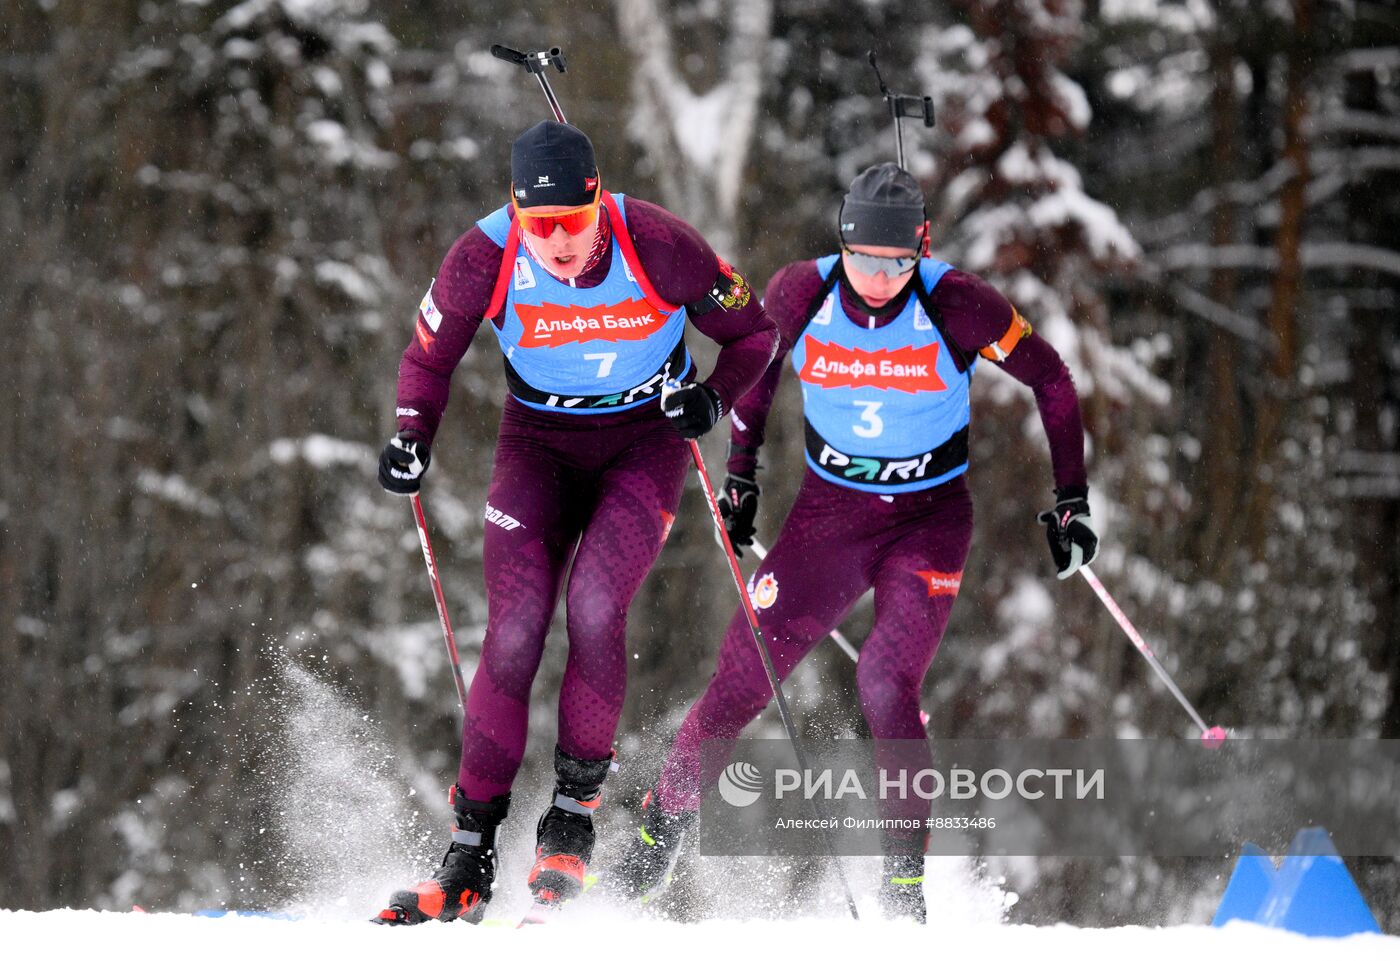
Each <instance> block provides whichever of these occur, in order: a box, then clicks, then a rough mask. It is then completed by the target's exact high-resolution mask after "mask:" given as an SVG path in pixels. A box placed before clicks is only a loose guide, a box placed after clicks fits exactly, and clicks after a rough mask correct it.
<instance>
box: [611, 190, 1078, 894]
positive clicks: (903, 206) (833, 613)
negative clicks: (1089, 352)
mask: <svg viewBox="0 0 1400 961" xmlns="http://www.w3.org/2000/svg"><path fill="white" fill-rule="evenodd" d="M840 227H841V239H842V252H841V253H840V254H838V255H832V256H829V257H823V258H821V259H819V260H815V261H813V260H804V261H799V262H797V263H794V264H790V265H788V266H787V267H784V268H783V269H782V270H780V271H779V272H778V273H777V275H776V276H774V278H773V280H772V281H771V283H770V284H769V286H768V289H767V293H766V297H765V305H766V308H767V310H768V313H769V316H771V317H772V318H773V319H774V320H775V321H776V322H777V324H778V329H779V333H780V337H781V341H780V347H779V351H778V354H777V355H776V357H775V359H774V360H773V363H772V364H771V366H770V367H769V368H768V371H767V372H766V373H765V375H764V376H763V378H762V379H761V380H760V382H759V385H758V386H757V387H756V388H755V389H754V390H753V391H751V392H750V393H749V394H747V395H746V396H745V397H744V398H743V399H742V400H741V401H740V402H739V403H738V404H737V405H736V406H735V408H734V411H733V417H732V419H733V422H734V423H733V435H732V446H731V449H730V458H729V477H728V478H726V481H725V485H724V499H723V502H722V504H721V508H722V512H723V513H724V515H725V520H726V526H727V527H728V529H729V533H730V536H731V538H732V539H733V541H734V542H735V543H736V544H737V545H748V544H750V543H752V539H753V533H754V527H753V520H754V513H755V510H756V508H757V502H758V495H759V488H758V485H757V483H756V482H755V471H756V469H757V464H758V460H757V458H758V452H759V448H760V447H761V445H762V444H763V435H764V424H765V422H766V420H767V417H768V411H769V407H770V405H771V404H772V401H773V396H774V393H775V391H776V389H777V386H778V378H779V376H780V374H781V372H782V366H783V363H784V361H785V360H786V361H787V362H788V363H790V364H791V365H792V366H793V368H794V369H795V370H796V373H797V377H798V380H799V381H800V382H801V385H802V398H803V412H804V414H805V418H806V462H807V467H806V472H805V476H804V478H803V481H802V485H801V488H800V490H799V492H798V495H797V499H796V501H795V502H794V504H793V507H792V512H791V513H790V514H789V515H788V518H787V520H786V522H785V523H784V525H783V528H782V531H781V533H780V534H779V535H778V538H777V541H776V542H775V543H774V545H773V548H772V551H771V553H769V554H768V556H767V559H766V560H765V561H764V562H763V563H762V564H760V565H759V567H758V569H757V570H756V571H755V573H754V575H753V578H752V579H751V580H750V582H749V590H750V595H751V597H752V598H753V602H754V607H755V609H756V611H757V614H758V619H759V624H760V626H761V628H762V630H763V634H764V637H765V638H766V639H767V641H768V644H769V646H770V648H771V651H772V655H773V661H774V664H775V666H776V668H777V671H778V674H779V676H780V677H786V676H787V675H788V674H790V673H791V672H792V670H793V669H794V668H795V667H796V666H797V664H798V662H799V661H801V660H802V658H803V657H805V656H806V654H807V652H808V651H810V650H811V649H812V648H813V647H815V646H816V644H817V643H818V642H819V641H820V640H821V639H822V638H823V637H825V636H826V634H827V633H828V632H829V631H830V630H831V629H833V628H834V627H836V626H837V625H838V624H839V623H840V622H841V620H842V619H843V618H844V617H845V615H846V613H847V612H848V611H849V610H850V608H851V606H852V605H853V604H854V603H855V601H856V600H857V599H858V598H859V597H860V596H861V595H862V594H864V593H865V592H866V591H867V590H869V589H871V588H873V589H874V591H875V623H874V627H873V629H872V630H871V632H870V636H869V637H868V638H866V641H865V644H864V645H863V647H862V648H861V651H860V658H859V662H858V663H857V666H856V687H857V690H858V691H859V695H860V702H861V708H862V711H863V713H864V715H865V718H866V721H867V722H868V724H869V727H870V731H871V734H872V735H873V736H874V737H875V738H876V739H877V743H878V742H881V741H884V742H893V741H909V740H914V741H918V742H923V743H924V744H925V746H924V747H923V748H922V749H920V751H921V753H923V754H925V755H927V746H926V734H925V731H924V728H923V725H922V723H921V721H920V717H919V691H920V688H921V687H922V685H923V680H924V675H925V674H926V672H927V671H928V668H929V665H930V663H931V662H932V660H933V656H934V652H935V651H936V650H937V649H938V644H939V641H940V640H941V638H942V637H943V631H944V627H945V626H946V624H947V622H948V615H949V613H950V611H951V610H952V607H953V601H954V600H955V599H956V597H957V595H958V591H959V589H960V587H961V585H962V576H963V565H964V562H965V561H966V559H967V552H968V545H969V542H970V541H971V537H972V498H971V496H970V495H969V493H968V488H967V484H966V482H965V480H964V477H963V474H964V473H965V472H966V471H967V467H968V428H969V415H970V408H969V400H968V398H969V394H968V388H969V383H970V381H971V378H972V374H973V370H974V368H975V366H976V365H977V363H978V362H979V358H980V359H985V360H987V361H989V362H991V363H994V364H996V365H997V366H999V367H1001V368H1002V369H1003V370H1005V371H1006V372H1007V373H1008V374H1010V375H1011V376H1013V377H1015V378H1016V379H1017V380H1020V381H1021V382H1022V383H1025V384H1027V385H1028V386H1030V387H1031V389H1032V390H1033V391H1034V393H1035V399H1036V403H1037V404H1038V406H1039V408H1040V416H1041V421H1042V423H1043V425H1044V427H1045V432H1046V435H1047V436H1048V437H1049V440H1050V450H1051V459H1052V462H1053V468H1054V477H1055V484H1056V493H1057V498H1058V504H1057V506H1056V508H1055V510H1054V511H1053V512H1046V514H1045V515H1042V518H1041V519H1042V521H1043V522H1045V523H1047V524H1048V525H1049V528H1048V530H1049V535H1050V542H1051V547H1052V551H1053V553H1054V557H1055V561H1056V565H1057V567H1058V569H1059V574H1060V576H1061V577H1062V578H1063V577H1067V576H1069V575H1070V574H1071V573H1072V572H1073V571H1074V570H1076V569H1077V568H1078V567H1079V566H1080V565H1082V564H1088V563H1089V562H1090V561H1091V560H1092V559H1093V557H1094V555H1095V553H1096V551H1097V544H1098V540H1097V537H1096V536H1095V535H1094V532H1093V528H1092V526H1091V524H1090V521H1089V508H1088V502H1087V496H1088V486H1087V482H1086V479H1085V472H1084V438H1083V428H1082V425H1081V422H1080V415H1079V403H1078V398H1077V396H1076V394H1075V390H1074V385H1073V382H1072V381H1071V379H1070V375H1069V371H1068V370H1067V369H1066V368H1065V365H1064V363H1063V361H1061V359H1060V357H1059V356H1058V355H1057V354H1056V353H1055V351H1054V349H1053V348H1051V347H1050V345H1049V344H1048V343H1046V341H1044V340H1043V339H1042V338H1040V337H1038V336H1036V335H1035V334H1034V333H1033V332H1032V330H1031V326H1030V324H1028V323H1027V322H1026V321H1025V320H1024V319H1022V317H1021V316H1020V314H1018V313H1017V312H1016V310H1015V309H1014V308H1013V307H1012V306H1011V304H1010V303H1008V302H1007V301H1006V299H1005V298H1004V297H1002V296H1001V295H1000V294H999V293H997V292H996V291H995V290H994V289H993V288H992V287H991V286H990V285H988V284H987V283H986V282H985V281H983V280H981V279H980V278H978V277H975V276H973V275H971V274H968V273H965V272H963V271H959V270H956V269H954V268H952V267H950V266H949V265H948V264H945V263H941V262H939V261H937V260H934V259H932V258H930V257H927V256H920V255H921V253H923V252H924V251H925V250H926V243H925V237H926V236H927V221H926V215H925V213H924V201H923V195H922V192H921V191H920V188H919V186H918V183H917V181H915V179H914V178H913V177H912V176H910V175H909V174H908V173H906V172H905V171H903V170H902V169H900V168H899V167H897V166H896V165H894V164H888V163H887V164H881V165H878V166H876V167H872V168H870V169H869V170H866V171H865V172H864V173H862V174H861V175H860V176H859V177H857V178H856V180H855V181H854V182H853V183H852V185H851V189H850V192H849V193H848V194H847V195H846V198H845V201H844V203H843V206H842V211H841V217H840ZM771 697H772V691H771V689H770V687H769V684H768V680H767V677H766V675H765V672H764V669H763V665H762V663H761V661H760V660H759V656H758V653H757V651H756V649H755V646H754V641H753V637H752V635H751V633H750V629H749V626H748V624H747V622H746V619H745V616H744V614H743V612H742V611H740V612H739V613H736V614H735V616H734V619H733V620H732V621H731V622H730V625H729V629H728V632H727V633H726V634H725V637H724V642H723V646H722V647H721V649H720V653H719V662H718V665H717V667H716V669H715V673H714V676H713V678H712V679H711V680H710V684H709V686H708V687H707V688H706V689H705V691H704V693H703V694H702V695H701V697H700V699H699V700H698V701H696V702H695V704H694V705H693V706H692V707H691V709H690V712H689V713H688V714H687V715H686V718H685V721H684V722H683V723H682V725H681V728H680V731H679V733H678V734H677V735H676V740H675V744H674V746H673V747H672V749H671V751H670V753H669V755H668V756H667V758H666V762H665V765H664V768H663V770H662V774H661V781H660V784H659V785H658V787H657V789H656V790H655V792H653V798H652V800H651V802H650V803H649V805H648V806H647V809H646V813H645V823H644V824H643V829H642V830H641V831H640V832H639V836H638V839H637V840H635V841H634V842H633V847H632V848H631V849H630V850H629V853H628V855H627V857H626V858H625V859H624V861H623V863H622V864H621V866H620V867H619V869H618V870H617V871H616V872H615V875H614V878H613V879H612V883H613V885H614V886H620V887H621V888H622V889H623V891H624V892H625V893H627V894H631V895H640V894H644V893H645V892H646V891H648V890H649V889H650V888H652V887H653V886H654V885H656V884H657V883H658V882H659V881H660V880H661V879H662V878H664V876H665V875H666V873H667V871H668V870H669V868H670V865H671V861H672V859H673V858H674V856H675V852H676V850H677V848H678V846H679V842H680V838H681V836H682V834H683V832H684V831H685V829H686V828H687V827H688V826H689V825H690V824H691V823H692V822H693V820H694V816H695V812H696V810H697V809H698V807H699V804H700V797H701V791H702V787H703V786H702V785H701V784H700V749H701V744H702V742H704V741H708V740H732V739H734V738H737V737H738V735H739V733H740V732H741V731H742V730H743V729H744V727H745V726H746V725H747V724H748V723H749V722H750V721H752V720H753V719H754V718H755V717H757V716H758V714H759V713H760V712H761V711H762V710H763V708H764V706H765V705H766V704H767V703H768V701H769V700H770V698H771ZM888 746H889V747H895V745H892V744H890V745H888ZM877 755H878V750H877ZM900 755H901V756H903V757H906V758H907V757H908V753H907V749H906V750H902V751H901V752H900ZM927 814H928V804H927V802H925V801H921V800H919V799H918V798H913V799H911V801H910V802H909V803H908V804H907V805H906V806H904V807H903V808H902V809H892V810H889V811H888V812H886V816H888V817H891V818H900V819H911V820H914V821H916V822H917V823H922V822H923V820H924V818H925V817H927ZM926 841H927V833H926V832H924V831H914V832H908V833H906V834H903V835H895V834H890V835H888V836H887V837H886V838H885V848H886V858H885V865H884V868H885V881H886V883H885V884H884V885H883V887H882V890H881V902H882V905H883V907H884V908H885V910H886V912H887V913H889V914H893V915H898V916H907V917H914V918H916V919H918V920H921V921H922V920H923V919H924V914H925V907H924V900H923V892H922V888H921V881H922V874H923V851H924V849H925V846H926Z"/></svg>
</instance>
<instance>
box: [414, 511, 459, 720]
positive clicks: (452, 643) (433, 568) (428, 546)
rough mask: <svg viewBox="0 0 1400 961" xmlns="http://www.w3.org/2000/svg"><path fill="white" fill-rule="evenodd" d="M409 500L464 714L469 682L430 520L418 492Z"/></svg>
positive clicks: (443, 640) (443, 639)
mask: <svg viewBox="0 0 1400 961" xmlns="http://www.w3.org/2000/svg"><path fill="white" fill-rule="evenodd" d="M409 502H410V503H411V504H412V505H413V522H414V524H416V525H417V527H418V543H419V544H421V545H422V547H423V561H424V563H426V564H427V565H428V580H429V581H431V582H432V585H433V603H435V604H436V605H437V614H438V624H439V625H440V626H441V627H442V642H443V643H444V644H446V645H447V659H448V661H450V662H451V664H452V679H453V680H454V681H456V682H457V700H458V701H460V702H461V705H462V714H463V715H465V714H466V713H467V684H466V681H464V680H463V679H462V662H461V661H460V660H458V659H457V638H456V636H455V635H454V634H453V633H452V622H451V621H450V620H448V618H447V600H446V599H445V598H444V597H443V596H442V582H441V581H440V580H438V567H437V559H436V558H435V557H434V556H433V545H432V543H431V542H430V541H429V540H428V520H427V518H426V517H424V516H423V502H422V501H421V500H419V498H418V495H417V494H411V495H409Z"/></svg>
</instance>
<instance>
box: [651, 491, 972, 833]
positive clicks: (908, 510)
mask: <svg viewBox="0 0 1400 961" xmlns="http://www.w3.org/2000/svg"><path fill="white" fill-rule="evenodd" d="M971 539H972V497H971V495H970V494H969V493H968V490H967V485H966V483H965V482H964V481H963V479H962V478H961V477H958V478H955V479H953V480H951V481H948V482H947V483H944V484H940V485H939V486H938V487H935V488H932V489H931V490H927V491H920V492H917V493H913V494H895V495H892V496H891V499H890V500H885V499H883V498H881V497H880V496H879V495H876V494H867V493H863V492H861V491H855V490H851V489H849V488H845V487H839V486H837V485H835V484H832V483H829V482H827V481H824V480H822V479H821V478H819V477H817V476H816V475H815V474H813V473H812V472H811V471H810V470H809V471H807V474H806V477H805V478H804V480H803V483H802V489H801V490H800V491H799V492H798V495H797V500H796V502H795V503H794V504H793V507H792V513H791V514H789V515H788V518H787V521H786V522H785V523H784V524H783V529H782V532H781V533H780V534H779V535H778V540H777V542H776V543H775V544H774V545H773V549H772V551H771V552H770V553H769V554H768V557H767V559H766V560H765V561H764V562H763V563H762V564H761V565H759V568H758V570H757V572H756V573H755V574H754V576H753V578H752V579H751V581H750V585H751V587H752V594H753V596H754V599H755V607H756V608H757V609H758V620H759V626H760V627H761V628H762V630H763V635H764V638H765V639H766V640H767V641H768V644H769V647H770V649H771V651H772V654H773V662H774V666H775V667H776V668H777V671H778V675H779V677H784V678H785V677H787V676H788V675H789V674H791V673H792V671H793V669H794V668H795V667H796V666H797V664H798V662H799V661H801V660H802V658H804V657H805V656H806V655H807V652H808V651H810V650H812V648H814V647H815V646H816V645H817V644H818V643H819V642H820V641H821V640H822V638H824V637H825V636H826V634H827V632H829V631H830V630H831V629H832V628H833V627H835V626H836V625H837V624H839V623H840V622H841V620H842V618H844V617H845V615H846V613H847V612H848V611H849V610H850V608H851V606H852V605H853V604H854V603H855V602H856V600H858V599H859V598H860V596H861V595H862V594H864V593H865V591H866V590H868V589H869V588H871V587H873V588H874V589H875V625H874V628H873V629H872V630H871V632H870V636H869V637H867V638H866V640H865V643H864V645H862V646H861V650H860V660H859V662H858V663H857V665H856V671H855V682H856V688H857V690H858V692H859V694H860V703H861V708H862V710H863V712H864V714H865V719H866V721H867V723H868V724H869V725H870V732H871V734H872V735H873V736H874V737H875V738H877V739H880V740H911V741H924V740H926V734H925V732H924V728H923V724H922V723H921V721H920V719H919V689H920V688H921V687H922V686H923V681H924V675H925V674H926V673H927V672H928V668H929V665H930V664H931V663H932V662H933V655H934V653H935V652H936V651H937V650H938V643H939V641H940V640H941V639H942V637H943V630H944V628H945V627H946V626H947V623H948V615H949V613H950V612H951V611H952V608H953V601H954V599H955V598H956V597H957V592H958V585H959V584H960V583H961V580H962V570H963V564H964V562H965V561H966V560H967V552H968V545H969V543H970V541H971ZM772 698H773V693H772V690H771V688H770V687H769V686H768V678H767V675H766V673H765V672H764V670H763V662H762V661H761V660H760V659H759V656H758V650H757V648H756V647H755V645H754V641H753V635H752V633H751V632H750V630H749V626H748V622H747V620H746V618H745V617H744V613H743V611H742V610H740V611H738V612H736V613H735V615H734V619H733V620H732V621H730V624H729V630H728V632H727V633H726V634H725V636H724V643H723V646H722V647H721V648H720V652H719V663H718V665H717V667H716V668H715V673H714V676H713V677H712V678H711V679H710V684H709V686H708V687H707V688H706V689H705V692H704V693H703V694H702V695H701V696H700V699H699V700H697V701H696V702H695V703H694V704H693V705H692V706H691V708H690V712H689V713H688V714H687V715H686V718H685V721H684V722H683V723H682V724H681V728H680V731H679V732H678V733H677V735H676V741H675V744H674V746H673V747H672V748H671V752H670V754H668V755H667V757H666V763H665V766H664V767H663V769H662V773H661V783H660V786H659V788H658V790H657V798H658V800H659V801H660V803H661V806H662V808H663V809H665V810H667V811H670V812H673V813H674V812H677V811H686V810H694V809H696V808H698V807H699V805H700V796H701V792H702V790H703V788H704V785H702V784H700V766H701V765H700V762H701V744H702V743H703V742H704V741H708V740H734V739H735V738H737V737H738V736H739V733H740V732H741V731H742V730H743V729H744V727H745V726H746V725H747V724H748V723H749V722H750V721H752V720H753V719H754V718H756V717H758V715H759V714H760V713H761V712H762V711H763V708H764V706H765V705H766V704H767V703H768V702H769V701H770V700H772ZM904 756H907V753H905V755H904ZM914 803H923V802H917V800H916V801H915V802H914ZM892 813H894V812H892ZM915 816H917V812H915Z"/></svg>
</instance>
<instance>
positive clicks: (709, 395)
mask: <svg viewBox="0 0 1400 961" xmlns="http://www.w3.org/2000/svg"><path fill="white" fill-rule="evenodd" d="M661 411H662V413H664V414H665V415H666V417H667V418H668V419H669V420H670V421H671V424H672V425H673V426H674V427H675V428H676V430H678V431H680V432H681V436H682V437H688V438H691V439H694V438H696V437H699V436H701V435H702V434H705V433H706V432H708V431H709V429H710V428H711V427H713V426H715V424H716V423H718V422H719V419H720V418H721V417H723V416H724V403H723V402H722V401H721V400H720V399H719V394H717V393H716V392H715V390H714V388H711V387H706V386H705V385H704V384H685V385H684V386H682V387H677V388H676V389H675V390H672V391H669V392H663V393H662V395H661Z"/></svg>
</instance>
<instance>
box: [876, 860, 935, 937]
mask: <svg viewBox="0 0 1400 961" xmlns="http://www.w3.org/2000/svg"><path fill="white" fill-rule="evenodd" d="M880 913H881V914H883V915H884V916H885V918H886V920H890V921H894V920H908V921H913V922H914V923H916V924H927V923H928V909H927V907H925V905H924V856H923V855H922V854H886V855H885V864H884V871H883V873H882V877H881V880H880Z"/></svg>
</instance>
